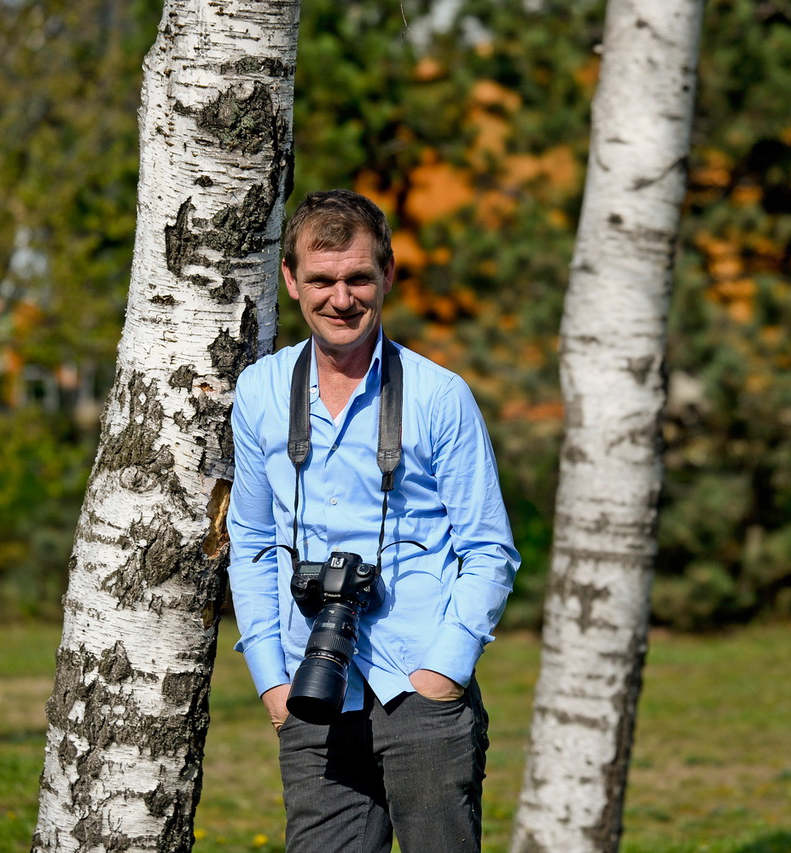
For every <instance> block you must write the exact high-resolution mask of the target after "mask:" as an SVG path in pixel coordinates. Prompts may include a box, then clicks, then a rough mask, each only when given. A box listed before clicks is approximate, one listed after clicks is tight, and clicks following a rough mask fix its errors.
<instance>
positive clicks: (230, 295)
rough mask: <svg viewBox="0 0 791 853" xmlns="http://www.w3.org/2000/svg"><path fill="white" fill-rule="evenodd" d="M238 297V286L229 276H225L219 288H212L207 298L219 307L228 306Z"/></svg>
mask: <svg viewBox="0 0 791 853" xmlns="http://www.w3.org/2000/svg"><path fill="white" fill-rule="evenodd" d="M238 295H239V285H238V284H237V282H236V279H235V278H231V277H230V276H226V277H225V278H224V279H223V280H222V284H221V285H220V286H219V287H213V288H212V289H211V290H210V291H209V296H211V298H212V299H214V300H216V301H217V302H219V303H220V304H221V305H230V303H231V302H233V301H234V300H235V299H236V297H237V296H238Z"/></svg>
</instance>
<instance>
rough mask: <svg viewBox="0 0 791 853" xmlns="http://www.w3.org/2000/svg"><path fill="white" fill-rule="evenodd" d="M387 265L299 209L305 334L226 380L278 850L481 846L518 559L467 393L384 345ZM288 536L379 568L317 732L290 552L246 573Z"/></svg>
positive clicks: (296, 229) (292, 270) (312, 202)
mask: <svg viewBox="0 0 791 853" xmlns="http://www.w3.org/2000/svg"><path fill="white" fill-rule="evenodd" d="M394 270H395V261H394V258H393V252H392V249H391V245H390V229H389V226H388V224H387V220H386V219H385V217H384V214H383V213H382V212H381V211H380V210H379V208H378V207H376V205H374V204H373V203H372V202H371V201H369V200H368V199H366V198H364V197H363V196H360V195H358V194H356V193H352V192H349V191H346V190H332V191H330V192H321V193H312V194H311V195H309V196H308V197H307V198H306V199H305V201H303V202H302V204H301V205H300V206H299V207H298V208H297V210H296V211H295V213H294V215H293V217H292V218H291V220H290V222H289V223H288V226H287V228H286V232H285V236H284V258H283V275H284V278H285V281H286V286H287V288H288V293H289V295H290V296H291V297H292V298H293V299H296V300H298V302H299V306H300V309H301V311H302V314H303V316H304V318H305V321H306V323H307V324H308V327H309V328H310V331H311V337H310V339H309V340H308V341H307V342H304V343H303V344H300V345H298V346H296V347H290V348H286V349H283V350H281V351H280V352H278V353H276V354H274V355H270V356H265V357H264V358H262V359H261V360H259V361H258V362H257V363H256V364H254V365H252V366H251V367H249V368H247V369H246V370H245V371H244V372H243V373H242V375H241V376H240V377H239V382H238V384H237V394H236V402H235V404H234V410H233V430H234V444H235V450H236V474H235V479H234V485H233V490H232V494H231V508H230V511H229V515H228V529H229V532H230V536H231V565H230V569H229V571H230V577H231V586H232V591H233V598H234V607H235V610H236V618H237V623H238V626H239V630H240V634H241V638H240V640H239V643H238V644H237V649H238V650H240V651H242V652H243V653H244V656H245V659H246V661H247V664H248V667H249V669H250V672H251V675H252V677H253V681H254V683H255V686H256V690H257V692H258V695H259V696H260V697H261V700H262V702H263V704H264V706H265V708H266V710H267V712H268V713H269V716H270V718H271V721H272V724H273V726H274V727H275V730H276V731H277V732H278V735H279V738H280V769H281V774H282V778H283V790H284V802H285V806H286V817H287V827H286V845H287V847H286V849H287V851H289V853H307V851H311V853H312V851H315V850H321V851H323V853H325V851H326V853H332V851H337V853H341V851H349V850H358V851H361V853H369V851H370V853H379V851H387V850H390V849H391V845H392V837H393V830H394V829H395V833H396V835H397V837H398V840H399V844H400V847H401V850H402V851H404V853H417V851H426V850H432V851H445V850H447V851H454V853H455V851H478V850H480V844H481V786H482V781H483V776H484V765H485V752H486V748H487V746H488V739H487V733H486V729H487V717H486V712H485V710H484V707H483V704H482V701H481V697H480V692H479V690H478V687H477V684H476V682H475V677H474V668H475V664H476V661H477V660H478V658H479V657H480V655H481V653H482V651H483V649H484V646H485V645H486V644H487V643H489V642H490V641H491V640H492V639H493V637H492V630H493V628H494V626H495V625H496V623H497V621H498V619H499V618H500V615H501V614H502V611H503V608H504V606H505V601H506V598H507V596H508V593H509V592H510V590H511V587H512V584H513V578H514V573H515V571H516V569H517V567H518V565H519V557H518V554H517V553H516V551H515V549H514V546H513V540H512V537H511V532H510V528H509V525H508V519H507V516H506V513H505V509H504V506H503V502H502V497H501V493H500V488H499V483H498V478H497V467H496V463H495V460H494V457H493V454H492V449H491V445H490V442H489V438H488V434H487V432H486V427H485V425H484V423H483V419H482V418H481V415H480V412H479V410H478V407H477V406H476V404H475V401H474V399H473V397H472V395H471V393H470V391H469V389H468V388H467V386H466V384H465V383H464V382H463V381H462V380H461V379H460V378H459V377H458V376H456V375H455V374H453V373H451V372H450V371H448V370H445V369H444V368H442V367H439V366H438V365H436V364H434V363H433V362H431V361H428V360H427V359H425V358H423V357H421V356H419V355H417V354H416V353H414V352H411V351H410V350H408V349H406V348H405V347H402V346H399V345H398V344H391V343H390V342H389V341H387V339H386V338H385V337H384V336H383V334H382V329H381V314H382V304H383V301H384V297H385V295H386V294H387V293H388V292H389V291H390V289H391V287H392V284H393V278H394ZM306 348H307V350H306ZM303 351H305V352H306V354H308V355H310V361H309V371H308V372H306V374H305V383H306V385H307V388H306V392H305V393H306V397H307V399H306V400H305V403H306V407H307V408H308V419H309V426H308V430H309V432H308V435H309V447H310V450H309V454H308V455H307V458H306V459H305V460H304V463H302V464H301V465H300V466H297V467H295V465H294V464H293V459H292V458H290V456H289V452H290V450H289V443H290V442H289V427H290V412H291V408H292V406H291V402H292V399H291V394H292V377H296V376H298V375H300V374H299V365H298V360H300V363H304V356H303V355H302V354H303ZM301 357H302V358H301ZM391 359H396V360H397V362H398V367H399V369H398V373H399V374H401V375H402V383H403V402H402V404H401V408H400V411H401V425H400V426H401V453H400V457H399V458H400V462H399V464H398V467H397V468H396V469H395V472H394V474H393V477H392V482H391V483H390V485H389V486H388V487H387V488H388V489H390V488H391V487H392V490H390V491H387V492H386V494H387V495H389V504H388V500H385V501H384V503H383V492H382V489H383V488H385V481H386V476H385V477H383V476H382V472H381V471H380V468H379V466H378V464H377V444H378V437H379V433H380V430H381V429H383V427H381V426H380V423H379V412H380V407H381V406H382V405H383V403H382V387H383V380H382V377H383V372H384V373H385V375H387V376H390V375H392V374H391V371H392V370H393V369H394V368H393V367H392V366H391V361H390V360H391ZM294 384H295V386H296V385H297V381H296V378H295V383H294ZM388 405H389V404H388ZM384 411H385V412H386V413H387V414H386V418H387V417H391V416H392V412H391V411H390V410H389V409H388V408H387V407H385V409H384ZM395 432H397V429H396V430H395ZM295 489H296V496H295ZM292 536H293V540H292ZM290 541H293V543H294V548H295V549H296V550H298V551H299V556H300V558H301V559H303V560H309V561H312V562H315V563H319V564H321V563H323V562H324V561H325V560H327V559H328V558H329V556H330V554H331V553H332V552H350V553H352V554H356V555H360V556H361V557H362V560H363V561H364V562H366V563H369V564H373V563H377V565H380V567H381V580H382V585H381V587H382V600H381V602H378V603H377V605H376V606H375V607H372V608H371V609H370V610H364V611H363V612H362V613H361V614H360V615H359V636H358V637H357V642H356V649H355V650H354V652H353V653H352V655H351V664H350V665H349V666H348V686H347V688H346V692H345V697H344V698H343V699H342V702H343V705H342V713H339V714H338V715H337V717H336V718H334V719H333V720H332V721H331V722H330V723H328V724H317V723H314V722H306V721H304V720H302V719H298V718H297V717H296V716H295V715H293V714H291V715H290V714H289V713H288V709H287V707H286V701H287V699H288V696H289V691H290V690H291V684H292V681H293V679H294V676H295V673H296V671H297V669H298V668H299V666H300V664H301V663H302V661H303V659H304V657H305V652H306V644H307V643H308V638H309V637H310V636H311V630H312V629H313V627H314V626H313V620H312V619H311V618H309V617H308V616H305V615H303V613H302V612H301V610H300V608H299V607H298V606H297V603H296V602H295V600H294V598H293V597H292V594H291V591H290V582H291V578H292V574H293V564H292V560H291V557H290V555H289V553H288V550H289V549H287V548H286V549H282V548H281V549H274V548H273V549H271V550H268V551H267V552H266V553H265V555H263V557H262V558H261V559H260V560H259V561H257V562H254V558H255V557H256V555H257V554H258V553H259V552H260V551H261V550H262V549H266V548H268V547H270V546H273V545H277V544H285V543H287V542H290ZM396 541H397V542H398V543H399V544H396V545H395V546H394V547H393V548H389V549H383V548H382V544H383V543H390V542H396ZM415 543H419V546H417V547H416V546H415ZM292 707H295V706H293V705H292Z"/></svg>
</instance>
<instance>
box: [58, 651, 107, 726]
mask: <svg viewBox="0 0 791 853" xmlns="http://www.w3.org/2000/svg"><path fill="white" fill-rule="evenodd" d="M96 663H97V661H96V658H95V657H94V656H93V655H91V654H89V653H87V652H82V653H80V652H77V651H74V650H72V649H59V650H58V653H57V656H56V668H55V684H54V686H53V688H52V695H51V696H50V697H49V699H48V700H47V704H46V711H47V720H48V721H49V724H50V725H51V726H55V727H56V728H59V729H62V730H63V731H67V730H68V729H69V713H70V711H71V709H72V706H73V705H74V703H75V702H76V701H77V700H78V699H84V698H85V695H86V691H87V690H88V688H87V686H86V680H87V676H88V674H89V673H90V672H91V671H92V670H94V669H96Z"/></svg>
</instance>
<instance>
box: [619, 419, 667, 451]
mask: <svg viewBox="0 0 791 853" xmlns="http://www.w3.org/2000/svg"><path fill="white" fill-rule="evenodd" d="M661 437H662V432H661V428H660V419H659V416H657V417H656V418H654V420H653V421H652V422H650V423H647V424H644V425H643V426H639V427H634V428H633V429H629V430H625V431H624V432H621V433H619V434H618V435H617V436H616V437H615V438H613V439H612V441H609V442H608V443H607V451H608V452H609V451H610V450H614V449H615V448H616V447H618V446H619V445H621V444H624V443H625V442H626V443H628V444H630V445H631V446H632V447H641V448H647V449H649V450H652V451H654V455H655V456H656V457H657V458H658V457H659V454H660V452H661Z"/></svg>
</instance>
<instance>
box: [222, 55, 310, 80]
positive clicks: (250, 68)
mask: <svg viewBox="0 0 791 853" xmlns="http://www.w3.org/2000/svg"><path fill="white" fill-rule="evenodd" d="M295 71H296V66H295V65H294V64H293V63H291V64H288V63H285V62H283V60H282V59H278V58H277V57H274V56H243V57H242V58H241V59H237V60H236V61H235V62H224V63H223V64H222V65H221V66H220V74H222V75H226V74H230V73H231V72H234V73H236V74H264V75H266V76H267V77H293V76H294V72H295Z"/></svg>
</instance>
